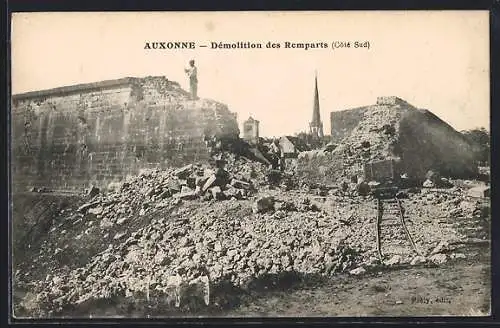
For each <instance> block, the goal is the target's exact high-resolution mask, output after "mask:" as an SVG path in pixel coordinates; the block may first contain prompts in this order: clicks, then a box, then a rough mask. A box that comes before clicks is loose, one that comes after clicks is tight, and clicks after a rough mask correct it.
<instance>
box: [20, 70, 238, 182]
mask: <svg viewBox="0 0 500 328" xmlns="http://www.w3.org/2000/svg"><path fill="white" fill-rule="evenodd" d="M233 119H234V115H233V114H232V113H230V112H229V110H228V109H227V107H226V106H225V105H223V104H220V103H217V102H215V101H210V100H197V101H191V100H189V98H188V93H187V92H186V91H184V90H182V89H181V88H180V86H179V84H178V83H176V82H173V81H169V80H167V79H166V78H164V77H148V78H144V79H138V78H125V79H120V80H113V81H103V82H99V83H93V84H86V85H79V86H71V87H65V88H58V89H52V90H46V91H38V92H31V93H27V94H22V95H17V96H14V97H13V103H12V136H13V138H12V174H13V178H12V182H13V188H14V189H15V190H25V189H26V188H27V187H28V186H44V187H48V188H49V189H53V190H75V189H82V188H86V187H88V186H89V184H94V185H97V186H106V185H107V184H108V183H109V182H111V181H117V180H120V179H122V178H123V177H125V176H127V175H128V174H137V173H138V172H139V170H141V169H144V168H162V167H166V166H180V165H183V164H185V163H188V162H193V161H203V160H206V159H208V157H209V154H208V152H207V149H206V146H205V143H204V141H203V137H204V136H205V135H217V136H221V135H225V136H228V137H229V138H235V137H237V136H238V134H239V130H238V128H237V122H236V120H235V119H234V122H233ZM234 127H236V129H234Z"/></svg>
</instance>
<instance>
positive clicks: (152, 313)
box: [50, 272, 328, 318]
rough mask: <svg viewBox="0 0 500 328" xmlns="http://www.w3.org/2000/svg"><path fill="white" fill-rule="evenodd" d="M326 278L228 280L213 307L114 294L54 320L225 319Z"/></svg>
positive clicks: (285, 275) (216, 291)
mask: <svg viewBox="0 0 500 328" xmlns="http://www.w3.org/2000/svg"><path fill="white" fill-rule="evenodd" d="M327 279H328V278H327V277H321V276H319V275H304V274H299V273H296V272H282V273H279V274H266V275H262V276H260V277H258V278H257V279H254V280H252V281H251V282H249V283H248V284H247V285H246V286H245V287H242V288H240V287H236V286H234V285H233V284H232V283H231V282H230V281H229V280H223V281H221V282H220V283H218V284H217V285H214V286H212V287H211V290H210V304H209V305H208V306H207V305H206V304H205V303H204V300H203V297H201V296H199V297H197V296H192V297H184V298H181V304H180V306H179V307H176V306H175V300H174V299H173V297H171V296H168V295H165V294H163V293H158V294H156V293H154V292H152V293H151V294H150V295H146V294H145V293H137V294H135V295H134V296H133V297H128V298H127V297H125V296H124V295H114V296H112V297H110V298H107V299H94V300H89V301H86V302H84V303H81V304H79V305H67V306H65V307H64V308H62V309H59V311H57V312H53V313H52V314H51V315H50V317H52V318H64V317H71V318H88V317H89V316H92V318H109V317H115V318H160V317H192V316H204V317H217V316H223V315H225V314H227V313H228V312H230V311H231V310H234V309H236V308H238V307H239V306H241V305H244V304H245V303H248V302H252V301H255V300H257V299H259V298H261V297H265V296H266V295H267V294H271V293H273V292H285V291H292V290H297V289H300V288H307V287H312V286H318V285H319V284H322V283H325V282H326V281H327Z"/></svg>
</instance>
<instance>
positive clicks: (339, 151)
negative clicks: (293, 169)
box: [298, 97, 477, 183]
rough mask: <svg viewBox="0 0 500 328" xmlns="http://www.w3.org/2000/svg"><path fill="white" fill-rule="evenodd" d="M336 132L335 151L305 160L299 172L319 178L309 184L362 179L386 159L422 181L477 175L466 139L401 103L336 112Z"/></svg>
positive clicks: (381, 101)
mask: <svg viewBox="0 0 500 328" xmlns="http://www.w3.org/2000/svg"><path fill="white" fill-rule="evenodd" d="M331 126H332V131H331V135H332V143H333V144H335V145H336V147H335V148H334V149H333V151H331V152H330V151H319V152H318V151H317V152H314V154H311V155H310V156H302V161H300V165H299V169H298V170H299V173H301V174H302V175H304V174H310V175H311V174H312V175H314V176H310V177H308V179H309V180H311V179H312V180H313V181H317V182H326V183H333V182H337V181H338V180H339V179H345V178H347V179H349V178H350V177H352V176H358V177H362V176H363V166H364V164H366V163H371V162H374V161H378V160H387V159H394V160H395V161H396V162H397V163H398V173H400V174H406V175H407V176H408V177H409V178H413V179H418V180H421V179H424V178H425V174H426V173H427V172H428V171H429V170H433V171H435V172H439V173H440V174H441V175H442V176H451V177H472V176H474V175H475V174H477V166H476V165H475V163H474V158H473V152H472V147H471V145H470V144H469V143H468V142H467V141H466V140H465V138H464V137H463V136H462V134H461V133H459V132H457V131H456V130H454V129H453V128H452V127H451V126H450V125H448V124H447V123H445V122H444V121H442V120H441V119H439V118H438V117H437V116H436V115H434V114H433V113H432V112H430V111H428V110H425V109H418V108H416V107H414V106H412V105H411V104H409V103H407V102H406V101H404V100H402V99H400V98H397V97H379V98H378V99H377V103H376V104H375V105H370V106H364V107H359V108H354V109H348V110H343V111H337V112H332V113H331ZM314 172H316V173H315V174H313V173H314Z"/></svg>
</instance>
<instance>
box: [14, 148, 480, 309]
mask: <svg viewBox="0 0 500 328" xmlns="http://www.w3.org/2000/svg"><path fill="white" fill-rule="evenodd" d="M227 169H228V171H229V172H231V174H234V176H236V177H237V178H232V179H229V183H228V184H226V185H211V186H209V188H208V189H206V192H205V193H203V192H200V189H201V188H203V187H200V186H204V185H205V184H206V182H207V181H208V180H209V179H210V177H212V176H213V175H214V173H213V169H212V170H211V169H210V168H208V167H204V166H202V165H188V166H185V167H183V168H180V169H170V170H165V171H158V170H156V171H144V172H142V173H141V174H140V175H139V176H137V177H134V178H129V179H127V180H126V181H124V182H123V183H120V184H117V185H115V186H110V187H111V189H113V188H114V190H111V191H110V192H108V193H106V194H96V195H95V196H94V197H93V198H92V199H91V201H90V202H88V203H86V204H84V205H82V206H80V207H79V208H78V210H77V212H78V213H76V215H74V214H72V215H70V216H68V219H69V218H73V219H75V218H76V220H80V221H86V225H85V226H86V228H87V229H85V231H83V229H82V231H80V232H79V234H78V235H76V236H74V238H75V239H79V238H81V237H82V235H84V234H97V235H102V236H103V239H106V240H109V241H110V243H109V245H108V246H107V248H106V249H104V250H103V251H100V252H99V253H98V254H95V255H94V256H92V257H91V258H90V259H89V261H88V262H87V263H85V264H84V265H81V266H79V267H76V268H67V267H66V268H61V269H59V270H53V271H50V272H49V273H48V274H47V275H46V276H45V277H44V279H40V280H36V281H34V282H33V283H32V287H33V289H32V290H34V291H36V293H37V295H38V296H37V299H38V302H39V303H40V304H44V306H45V308H47V309H52V310H56V311H57V310H58V309H59V310H60V309H62V308H63V307H64V306H66V305H74V304H80V303H82V302H85V301H87V300H92V299H108V298H110V297H113V296H123V297H135V296H137V295H144V294H145V293H146V292H147V294H148V295H150V294H151V295H152V294H154V293H159V294H160V295H165V297H166V296H169V297H170V295H169V294H168V293H169V291H168V287H169V286H168V282H169V277H171V276H172V275H174V274H175V275H180V276H181V277H182V279H183V281H185V283H186V284H189V283H190V282H191V281H194V280H195V279H196V278H198V277H199V276H200V275H205V274H208V276H209V279H210V283H211V285H217V284H218V283H221V282H228V281H229V282H231V284H233V285H234V286H238V287H240V288H245V286H248V285H249V283H251V282H252V281H255V280H256V279H258V278H259V277H261V276H265V275H268V274H278V273H282V272H295V273H299V274H305V275H307V274H322V275H329V274H332V273H335V272H341V271H349V272H351V273H352V274H359V273H362V272H364V271H365V268H366V269H368V268H369V267H370V266H377V265H380V262H379V260H378V259H377V257H376V253H375V235H374V230H373V229H374V222H375V221H374V220H375V215H374V214H375V213H374V208H373V207H372V206H370V202H369V198H368V199H364V200H361V199H357V198H356V197H354V198H353V197H346V196H339V195H335V194H330V195H329V196H328V197H320V200H314V199H315V197H316V196H314V195H312V194H310V193H307V192H300V191H291V192H288V193H286V194H281V193H280V191H279V190H274V191H273V190H265V192H263V191H260V192H259V191H257V190H256V189H255V187H254V183H252V180H253V181H259V182H258V183H259V184H264V178H263V174H262V173H263V172H265V170H263V169H261V168H259V167H258V166H256V167H254V168H253V167H251V166H249V165H246V164H245V163H243V164H242V161H241V160H235V159H234V158H233V159H230V160H229V161H228V163H227ZM215 180H216V179H215ZM215 180H214V181H215ZM263 189H265V188H263ZM452 190H453V191H454V192H457V193H459V192H460V190H458V189H452ZM228 191H229V192H228ZM252 196H255V198H253V197H252ZM326 198H328V200H325V199H326ZM441 198H442V199H443V204H445V201H446V204H454V205H456V207H455V208H460V211H461V213H460V214H462V215H464V214H465V215H467V216H469V215H471V214H472V213H473V212H474V210H475V204H474V203H472V202H470V201H465V200H462V198H461V197H460V196H451V195H450V196H441V195H440V194H439V193H437V192H434V191H432V190H429V189H427V190H423V192H422V193H421V194H420V193H417V194H415V195H410V199H408V200H407V201H405V203H406V204H408V212H414V211H419V212H420V211H421V210H422V209H420V207H422V206H421V205H425V204H423V203H425V202H429V206H427V207H428V208H429V210H431V211H438V210H439V211H440V212H443V213H444V215H447V216H456V215H458V214H459V213H456V212H457V210H454V212H452V210H451V208H450V206H443V207H442V208H440V207H436V202H437V203H441ZM445 198H446V199H445ZM183 200H185V202H183ZM367 200H368V201H367ZM207 202H208V203H207ZM181 203H182V206H179V205H180V204H181ZM203 204H206V205H205V206H204V205H203ZM412 204H415V205H412ZM419 204H420V205H419ZM161 209H167V210H168V211H166V212H161V211H159V212H156V211H157V210H161ZM448 212H449V213H448ZM462 212H463V213H462ZM416 214H417V213H413V215H416ZM148 215H149V216H150V218H151V219H150V221H148V222H147V223H146V224H143V225H142V226H137V225H134V222H136V221H138V220H139V219H138V218H140V217H144V216H148ZM434 215H437V214H435V213H434V212H433V213H425V215H423V216H425V217H426V218H430V217H433V216H434ZM93 222H95V224H90V223H93ZM415 223H416V222H415ZM431 229H432V230H433V233H434V235H435V236H436V238H433V239H432V240H429V238H428V236H430V235H432V234H430V233H426V231H427V230H429V229H426V228H425V226H424V227H420V228H418V230H413V229H412V230H413V232H414V233H415V231H420V232H421V234H420V233H419V235H420V236H419V237H420V238H419V239H421V241H420V242H419V243H422V245H424V246H426V253H428V254H430V255H432V256H434V255H436V254H437V255H439V256H441V255H442V254H441V253H440V252H442V249H443V245H448V246H449V244H450V242H452V241H453V242H455V241H456V240H460V239H462V236H459V235H457V234H456V233H453V232H452V231H450V233H449V234H444V233H443V231H444V230H443V231H441V232H440V229H441V227H440V226H439V225H438V224H437V223H436V225H434V226H432V227H431ZM51 233H53V234H58V235H64V233H65V230H63V228H62V227H60V226H59V227H58V226H56V227H54V228H53V229H52V231H51ZM104 237H106V238H104ZM444 237H446V238H444ZM444 239H446V240H444ZM439 247H441V248H439ZM438 248H439V249H438ZM436 249H437V250H436ZM58 251H59V252H60V251H61V249H60V248H57V249H54V248H53V247H50V246H48V245H47V244H46V245H42V248H41V250H40V253H41V254H42V253H43V254H44V256H45V257H50V256H54V255H55V254H56V253H57V252H58ZM441 257H442V256H441ZM43 258H44V257H43V256H41V257H40V259H42V260H43ZM16 279H17V278H16ZM28 280H29V279H28Z"/></svg>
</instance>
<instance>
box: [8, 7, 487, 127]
mask: <svg viewBox="0 0 500 328" xmlns="http://www.w3.org/2000/svg"><path fill="white" fill-rule="evenodd" d="M488 29H489V23H488V12H487V11H476V12H472V11H469V12H467V11H449V12H423V11H422V12H304V13H291V12H289V13H282V12H274V13H262V12H260V13H257V12H252V13H244V12H243V13H228V12H225V13H26V14H24V13H23V14H15V15H14V17H13V21H12V92H13V93H14V94H16V93H21V92H26V91H34V90H41V89H48V88H53V87H59V86H65V85H72V84H78V83H86V82H95V81H100V80H106V79H115V78H122V77H126V76H135V77H143V76H148V75H165V76H167V77H168V78H169V79H170V80H175V81H178V82H179V83H181V85H182V86H183V87H184V88H186V89H188V88H189V86H188V81H187V78H186V76H185V73H184V71H183V69H184V67H186V66H187V62H188V61H189V60H190V59H195V60H196V62H197V66H198V79H199V86H198V90H199V91H198V93H199V96H200V97H206V98H211V99H215V100H218V101H221V102H224V103H226V104H227V105H228V106H229V108H230V110H231V111H234V112H237V113H238V119H239V121H240V124H241V122H242V121H244V120H245V119H247V118H248V116H249V115H252V116H253V117H254V118H256V119H258V120H260V122H261V123H260V131H261V134H262V135H263V136H272V135H283V134H293V133H296V132H300V131H306V130H307V128H308V124H309V121H310V120H311V118H312V107H313V86H314V72H315V70H317V74H318V85H319V94H320V106H321V117H322V120H323V122H324V129H325V133H326V134H330V122H329V116H330V112H332V111H336V110H341V109H347V108H352V107H356V106H363V105H369V104H374V103H375V101H376V98H377V96H391V95H395V96H399V97H401V98H403V99H405V100H406V101H408V102H409V103H411V104H413V105H415V106H417V107H420V108H426V109H430V110H431V111H432V112H434V113H435V114H437V115H438V116H439V117H441V118H442V119H443V120H445V121H447V122H448V123H449V124H451V125H452V126H453V127H454V128H456V129H457V130H462V129H469V128H475V127H481V126H483V127H487V128H489V110H490V108H489V91H490V90H489V39H488V38H489V30H488ZM175 40H181V41H190V40H192V41H194V42H196V43H197V44H208V45H210V42H211V41H214V42H220V41H222V42H235V41H244V42H246V41H250V42H260V43H262V44H263V45H264V46H265V44H266V43H267V42H268V41H272V42H276V43H281V45H282V47H281V48H280V49H266V48H263V49H255V50H248V49H231V50H215V49H210V48H209V47H208V48H199V47H197V48H196V49H194V50H189V49H187V50H179V49H177V50H145V49H144V45H145V42H148V41H149V42H153V41H175ZM335 40H340V41H351V46H352V45H353V42H354V41H369V42H370V48H369V49H366V48H358V49H354V48H349V49H346V48H344V49H335V50H332V48H331V43H332V42H333V41H335ZM286 41H289V42H308V43H310V42H326V43H327V44H328V45H329V47H328V48H327V49H309V50H304V49H284V48H283V44H284V42H286Z"/></svg>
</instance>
